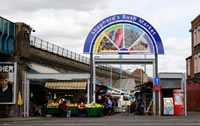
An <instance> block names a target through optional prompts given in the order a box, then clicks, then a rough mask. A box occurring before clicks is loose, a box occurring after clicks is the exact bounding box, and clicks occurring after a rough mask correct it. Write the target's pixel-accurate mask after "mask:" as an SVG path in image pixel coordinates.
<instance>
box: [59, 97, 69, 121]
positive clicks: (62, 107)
mask: <svg viewBox="0 0 200 126" xmlns="http://www.w3.org/2000/svg"><path fill="white" fill-rule="evenodd" d="M58 109H59V111H60V117H66V115H67V112H68V108H67V105H66V101H65V100H61V103H60V104H59V106H58Z"/></svg>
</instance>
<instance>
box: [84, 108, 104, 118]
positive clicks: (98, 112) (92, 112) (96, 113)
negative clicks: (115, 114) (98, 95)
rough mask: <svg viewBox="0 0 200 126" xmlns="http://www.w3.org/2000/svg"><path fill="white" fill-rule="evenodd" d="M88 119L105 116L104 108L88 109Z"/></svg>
mask: <svg viewBox="0 0 200 126" xmlns="http://www.w3.org/2000/svg"><path fill="white" fill-rule="evenodd" d="M86 111H87V115H88V117H100V116H103V108H86Z"/></svg>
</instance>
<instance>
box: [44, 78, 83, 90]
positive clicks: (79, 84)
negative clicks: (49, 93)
mask: <svg viewBox="0 0 200 126" xmlns="http://www.w3.org/2000/svg"><path fill="white" fill-rule="evenodd" d="M86 85H87V81H75V80H73V81H52V82H46V84H45V87H46V88H48V89H56V90H59V89H61V90H85V89H86Z"/></svg>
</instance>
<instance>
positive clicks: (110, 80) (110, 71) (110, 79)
mask: <svg viewBox="0 0 200 126" xmlns="http://www.w3.org/2000/svg"><path fill="white" fill-rule="evenodd" d="M110 86H111V87H112V66H111V71H110Z"/></svg>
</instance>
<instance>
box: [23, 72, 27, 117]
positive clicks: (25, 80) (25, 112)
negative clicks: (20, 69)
mask: <svg viewBox="0 0 200 126" xmlns="http://www.w3.org/2000/svg"><path fill="white" fill-rule="evenodd" d="M26 77H27V76H26V73H25V75H24V93H23V95H24V117H26V105H27V104H26V99H27V98H26V97H27V96H26Z"/></svg>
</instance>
